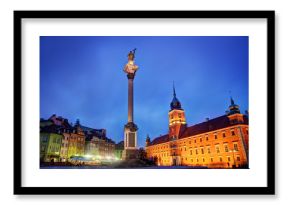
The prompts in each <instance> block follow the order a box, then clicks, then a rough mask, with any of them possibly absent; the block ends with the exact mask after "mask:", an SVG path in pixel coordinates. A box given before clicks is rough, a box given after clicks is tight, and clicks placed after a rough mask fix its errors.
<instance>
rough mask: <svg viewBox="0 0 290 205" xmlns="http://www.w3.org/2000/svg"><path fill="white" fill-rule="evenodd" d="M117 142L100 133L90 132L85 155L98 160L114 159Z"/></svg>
mask: <svg viewBox="0 0 290 205" xmlns="http://www.w3.org/2000/svg"><path fill="white" fill-rule="evenodd" d="M114 151H115V142H114V141H113V140H111V139H109V138H107V137H106V136H105V132H104V133H103V134H101V135H100V133H98V132H90V133H88V134H87V135H86V143H85V155H89V156H92V157H93V158H97V159H112V158H114Z"/></svg>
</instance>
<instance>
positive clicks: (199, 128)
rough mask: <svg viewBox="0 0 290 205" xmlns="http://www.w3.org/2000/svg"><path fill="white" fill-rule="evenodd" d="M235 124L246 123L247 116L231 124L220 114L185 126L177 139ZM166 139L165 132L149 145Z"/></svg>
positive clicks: (163, 141)
mask: <svg viewBox="0 0 290 205" xmlns="http://www.w3.org/2000/svg"><path fill="white" fill-rule="evenodd" d="M235 124H248V117H247V116H245V115H244V122H243V123H240V122H239V123H234V124H233V123H230V120H229V118H228V117H227V115H222V116H220V117H217V118H214V119H211V120H207V121H205V122H202V123H199V124H195V125H192V126H190V127H187V128H186V129H185V130H184V131H183V132H182V133H180V136H179V139H183V138H186V137H190V136H194V135H199V134H202V133H206V132H210V131H214V130H218V129H223V128H226V127H230V126H232V125H235ZM168 141H169V135H168V134H166V135H162V136H160V137H157V138H155V139H154V140H152V142H151V143H150V145H156V144H161V143H165V142H168ZM150 145H149V146H150Z"/></svg>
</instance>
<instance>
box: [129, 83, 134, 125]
mask: <svg viewBox="0 0 290 205" xmlns="http://www.w3.org/2000/svg"><path fill="white" fill-rule="evenodd" d="M128 122H133V79H128Z"/></svg>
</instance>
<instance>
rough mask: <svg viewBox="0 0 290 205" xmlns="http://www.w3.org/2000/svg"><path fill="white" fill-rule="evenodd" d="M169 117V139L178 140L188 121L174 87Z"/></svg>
mask: <svg viewBox="0 0 290 205" xmlns="http://www.w3.org/2000/svg"><path fill="white" fill-rule="evenodd" d="M168 117H169V137H170V138H177V139H178V137H179V135H180V134H181V132H182V131H183V130H184V128H186V120H185V114H184V110H183V109H182V108H181V103H180V102H179V100H178V99H177V97H176V92H175V87H174V85H173V99H172V101H171V103H170V111H169V113H168Z"/></svg>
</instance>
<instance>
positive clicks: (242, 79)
mask: <svg viewBox="0 0 290 205" xmlns="http://www.w3.org/2000/svg"><path fill="white" fill-rule="evenodd" d="M133 48H137V51H136V58H135V63H136V64H137V65H138V66H139V68H140V69H139V70H138V71H137V74H136V77H135V80H134V121H135V123H136V124H137V125H138V127H139V130H138V145H139V146H144V144H145V138H146V135H147V134H149V136H150V137H151V139H152V138H155V137H157V136H159V135H160V134H166V133H167V132H168V111H169V108H170V102H171V100H172V97H173V91H172V84H173V81H174V83H175V88H176V94H177V98H178V99H179V100H180V102H181V105H182V108H183V109H184V110H185V115H186V120H187V124H188V125H189V126H190V125H193V124H197V123H200V122H203V121H204V120H205V118H207V117H209V118H215V117H218V116H221V115H223V114H224V113H225V110H226V109H227V108H228V106H229V104H230V94H229V91H231V95H232V96H233V98H234V100H235V103H236V104H238V105H240V108H241V112H243V113H244V111H245V110H247V109H248V37H247V36H221V37H210V36H208V37H207V36H200V37H198V36H194V37H190V36H189V37H184V36H182V37H181V36H180V37H178V36H174V37H173V36H160V37H157V36H155V37H154V36H152V37H151V36H144V37H142V36H140V37H133V36H128V37H117V36H112V37H102V36H99V37H96V36H88V37H86V36H82V37H81V36H80V37H77V36H71V37H69V36H62V37H61V36H59V37H58V36H55V37H53V36H47V37H45V36H42V37H40V115H41V116H40V117H41V118H45V119H46V118H49V117H50V116H51V115H52V114H56V115H59V116H63V117H65V118H67V119H68V120H69V121H71V122H73V123H74V122H75V121H76V119H80V122H81V124H83V125H85V126H89V127H93V128H105V129H106V130H107V136H108V137H109V138H111V139H113V140H114V141H116V142H119V141H121V140H123V128H124V124H126V122H127V103H128V102H127V95H128V93H127V92H128V89H127V86H128V81H127V77H126V74H125V73H124V72H123V67H124V65H125V64H126V63H127V54H128V53H129V51H130V50H132V49H133Z"/></svg>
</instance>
